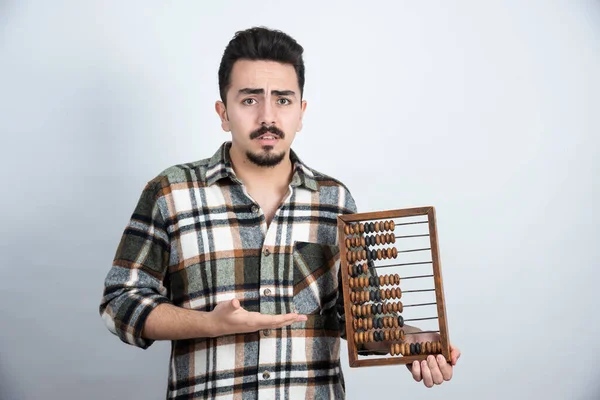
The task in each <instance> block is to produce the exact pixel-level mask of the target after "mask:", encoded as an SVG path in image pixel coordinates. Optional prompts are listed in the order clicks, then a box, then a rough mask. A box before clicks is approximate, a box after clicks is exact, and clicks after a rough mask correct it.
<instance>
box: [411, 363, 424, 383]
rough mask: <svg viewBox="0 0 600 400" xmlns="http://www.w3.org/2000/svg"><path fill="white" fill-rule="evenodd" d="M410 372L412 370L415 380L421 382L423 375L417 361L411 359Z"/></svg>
mask: <svg viewBox="0 0 600 400" xmlns="http://www.w3.org/2000/svg"><path fill="white" fill-rule="evenodd" d="M410 372H412V376H413V379H414V380H415V381H417V382H421V379H423V376H422V375H421V365H420V364H419V362H418V361H413V363H412V367H411V368H410Z"/></svg>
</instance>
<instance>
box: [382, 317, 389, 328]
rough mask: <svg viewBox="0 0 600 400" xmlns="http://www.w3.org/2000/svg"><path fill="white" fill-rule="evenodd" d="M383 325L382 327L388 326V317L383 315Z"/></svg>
mask: <svg viewBox="0 0 600 400" xmlns="http://www.w3.org/2000/svg"><path fill="white" fill-rule="evenodd" d="M383 327H384V328H387V327H388V318H387V317H385V318H384V319H383Z"/></svg>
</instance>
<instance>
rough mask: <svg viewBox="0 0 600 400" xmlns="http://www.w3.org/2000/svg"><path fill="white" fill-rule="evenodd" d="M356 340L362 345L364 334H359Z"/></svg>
mask: <svg viewBox="0 0 600 400" xmlns="http://www.w3.org/2000/svg"><path fill="white" fill-rule="evenodd" d="M358 340H360V343H364V342H365V333H364V332H360V333H359V334H358Z"/></svg>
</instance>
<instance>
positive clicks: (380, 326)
mask: <svg viewBox="0 0 600 400" xmlns="http://www.w3.org/2000/svg"><path fill="white" fill-rule="evenodd" d="M377 323H378V327H379V329H383V318H379V320H378V321H377Z"/></svg>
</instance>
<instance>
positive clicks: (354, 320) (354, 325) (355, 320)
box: [352, 318, 358, 331]
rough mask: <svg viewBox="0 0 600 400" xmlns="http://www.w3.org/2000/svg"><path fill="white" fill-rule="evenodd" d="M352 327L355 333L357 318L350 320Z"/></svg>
mask: <svg viewBox="0 0 600 400" xmlns="http://www.w3.org/2000/svg"><path fill="white" fill-rule="evenodd" d="M352 327H353V328H354V330H355V331H357V330H358V319H357V318H355V319H353V320H352Z"/></svg>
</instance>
